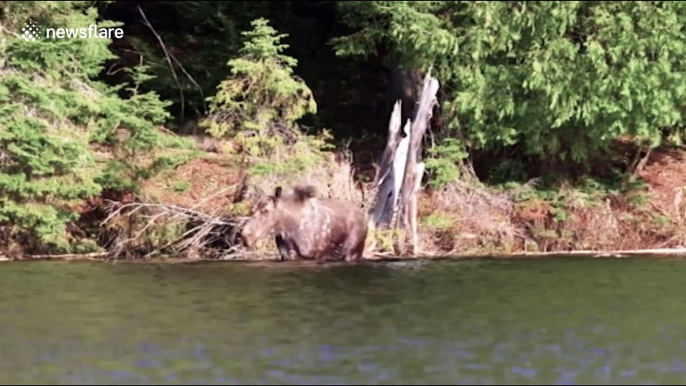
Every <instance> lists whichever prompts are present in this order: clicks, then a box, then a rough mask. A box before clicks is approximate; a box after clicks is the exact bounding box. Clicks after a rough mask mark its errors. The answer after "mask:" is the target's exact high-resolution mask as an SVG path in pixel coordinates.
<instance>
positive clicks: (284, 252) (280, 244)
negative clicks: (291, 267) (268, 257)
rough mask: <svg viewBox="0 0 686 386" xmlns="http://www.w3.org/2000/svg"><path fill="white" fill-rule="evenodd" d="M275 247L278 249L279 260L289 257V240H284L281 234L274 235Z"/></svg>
mask: <svg viewBox="0 0 686 386" xmlns="http://www.w3.org/2000/svg"><path fill="white" fill-rule="evenodd" d="M275 239H276V248H278V249H279V260H281V261H284V260H286V259H287V258H289V257H290V249H291V248H290V243H289V242H288V241H289V240H284V238H283V236H282V235H281V234H277V235H276V237H275Z"/></svg>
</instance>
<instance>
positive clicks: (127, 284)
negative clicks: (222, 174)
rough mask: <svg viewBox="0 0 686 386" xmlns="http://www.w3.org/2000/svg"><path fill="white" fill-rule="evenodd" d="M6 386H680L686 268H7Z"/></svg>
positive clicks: (623, 264)
mask: <svg viewBox="0 0 686 386" xmlns="http://www.w3.org/2000/svg"><path fill="white" fill-rule="evenodd" d="M1 268H2V270H1V271H0V282H2V286H3V289H2V291H0V315H1V317H0V374H1V376H0V382H2V383H3V384H12V383H21V384H28V383H53V384H55V383H59V384H74V383H79V384H84V383H90V384H92V383H98V384H102V383H105V384H124V383H128V384H144V383H157V384H160V383H172V384H193V383H195V384H244V383H251V384H255V383H259V384H262V383H264V384H270V383H276V384H361V383H362V384H398V383H402V384H426V383H430V384H431V383H434V384H436V383H442V384H445V383H450V384H493V383H497V384H506V383H517V384H527V383H529V384H531V383H535V384H546V383H548V384H550V383H552V384H582V383H584V384H585V383H589V384H590V383H596V382H597V383H606V384H627V385H628V384H635V383H638V384H664V383H678V384H682V383H684V382H686V302H684V300H683V295H682V293H683V283H684V282H686V279H685V278H686V262H668V261H661V262H659V261H639V260H621V261H611V260H586V261H569V260H568V261H563V260H556V261H517V262H514V261H511V262H494V261H489V262H483V261H482V262H453V263H430V264H427V263H423V264H419V263H412V264H407V263H404V264H400V263H398V264H387V265H381V264H377V265H365V266H319V267H314V266H308V267H302V266H294V265H290V264H277V266H264V265H263V266H257V265H256V266H248V265H241V264H234V263H229V264H219V263H218V264H207V265H183V266H182V265H143V264H116V265H111V264H101V263H93V264H90V263H50V262H45V263H16V264H14V263H12V264H3V265H2V267H1Z"/></svg>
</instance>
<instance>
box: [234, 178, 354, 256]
mask: <svg viewBox="0 0 686 386" xmlns="http://www.w3.org/2000/svg"><path fill="white" fill-rule="evenodd" d="M267 235H276V244H277V247H278V249H279V255H280V256H281V258H282V259H283V258H285V257H286V256H287V255H288V256H289V255H291V254H292V253H295V254H296V256H298V257H300V258H303V259H308V260H324V259H327V258H331V257H337V258H339V259H340V258H344V259H345V260H347V261H354V260H360V259H362V254H363V252H364V245H365V240H366V238H367V219H366V217H365V215H364V213H363V212H362V210H361V209H360V208H358V207H356V206H355V205H354V204H353V203H351V202H348V201H342V200H334V199H330V198H320V197H317V196H316V191H315V188H314V187H313V186H310V185H307V186H296V187H294V188H293V192H292V193H290V194H284V193H283V189H282V188H281V187H280V186H279V187H277V188H276V189H275V190H274V194H272V195H266V194H264V193H263V192H261V191H260V192H259V193H258V197H257V199H256V200H255V202H254V204H253V205H252V208H251V216H250V219H249V220H248V222H247V223H246V224H245V226H244V227H243V230H242V232H241V239H242V241H243V244H244V245H245V246H246V247H248V248H251V247H252V246H253V245H254V243H255V241H257V240H259V239H261V238H263V237H265V236H267ZM341 255H342V256H341Z"/></svg>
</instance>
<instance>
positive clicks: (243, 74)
mask: <svg viewBox="0 0 686 386" xmlns="http://www.w3.org/2000/svg"><path fill="white" fill-rule="evenodd" d="M251 24H252V27H253V29H252V30H250V31H246V32H243V35H244V36H245V37H246V39H247V40H246V41H245V43H244V45H243V47H242V48H241V49H240V51H239V55H240V57H238V58H235V59H232V60H229V61H228V63H227V64H228V66H229V67H230V68H231V76H230V77H229V78H228V79H226V80H224V81H222V82H221V83H220V84H219V86H218V87H217V94H216V95H215V96H214V97H211V98H208V101H210V102H211V105H210V117H209V118H208V119H207V120H204V121H203V122H201V125H202V126H204V127H207V128H208V132H209V133H211V134H212V135H213V136H215V137H222V136H226V135H235V134H236V132H239V131H247V130H250V131H255V132H257V133H258V134H259V135H260V136H270V135H273V134H276V133H275V128H276V127H277V126H281V125H283V126H284V128H285V130H288V131H290V133H289V134H291V135H293V134H295V133H296V132H295V131H294V130H293V128H294V124H295V121H296V120H298V119H299V118H301V117H303V116H304V115H305V114H307V113H312V114H314V113H316V111H317V105H316V103H315V101H314V98H313V96H312V91H311V90H310V89H309V87H308V86H307V85H306V84H305V83H304V82H303V81H302V80H300V79H299V78H297V77H295V76H294V75H293V67H295V65H296V64H297V61H296V60H295V59H293V58H291V57H289V56H286V55H284V54H282V51H283V50H284V49H285V48H286V47H287V46H286V45H285V44H280V43H279V41H280V40H281V39H282V38H283V37H285V35H277V34H276V31H275V30H274V29H273V28H272V27H270V26H269V24H268V23H267V20H265V19H262V18H260V19H256V20H254V21H253V22H252V23H251Z"/></svg>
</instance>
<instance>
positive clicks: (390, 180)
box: [369, 73, 439, 255]
mask: <svg viewBox="0 0 686 386" xmlns="http://www.w3.org/2000/svg"><path fill="white" fill-rule="evenodd" d="M438 88H439V83H438V81H437V80H436V79H435V78H433V77H432V76H431V74H430V73H428V74H427V75H426V76H425V78H424V83H423V86H422V92H421V96H420V98H419V101H418V103H417V105H416V106H415V107H416V109H415V112H414V119H412V120H408V121H407V123H406V124H405V125H404V128H403V133H404V134H405V135H404V136H402V134H401V132H400V126H401V123H402V122H401V111H402V101H400V100H398V101H397V102H396V103H395V105H394V108H393V113H392V114H391V119H390V121H389V125H388V142H387V143H386V148H385V150H384V154H383V158H382V161H381V165H380V167H379V170H378V172H377V176H376V179H375V184H374V185H375V188H376V197H375V200H374V202H375V204H374V206H372V207H371V209H370V211H369V227H370V228H371V229H386V228H389V227H394V228H401V229H403V230H404V231H405V232H404V234H405V239H404V240H402V242H400V243H399V247H400V251H399V253H400V254H405V253H406V244H407V241H408V240H407V238H408V236H409V235H411V241H410V242H409V247H410V253H411V254H413V255H414V254H416V253H417V252H418V251H417V244H418V235H417V196H418V194H419V191H420V189H421V181H422V177H423V175H424V163H423V162H421V155H422V139H423V137H424V134H425V133H426V129H427V127H428V125H429V121H430V120H431V115H432V111H433V108H434V106H435V104H436V94H437V93H438ZM394 218H395V222H394V221H393V219H394Z"/></svg>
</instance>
